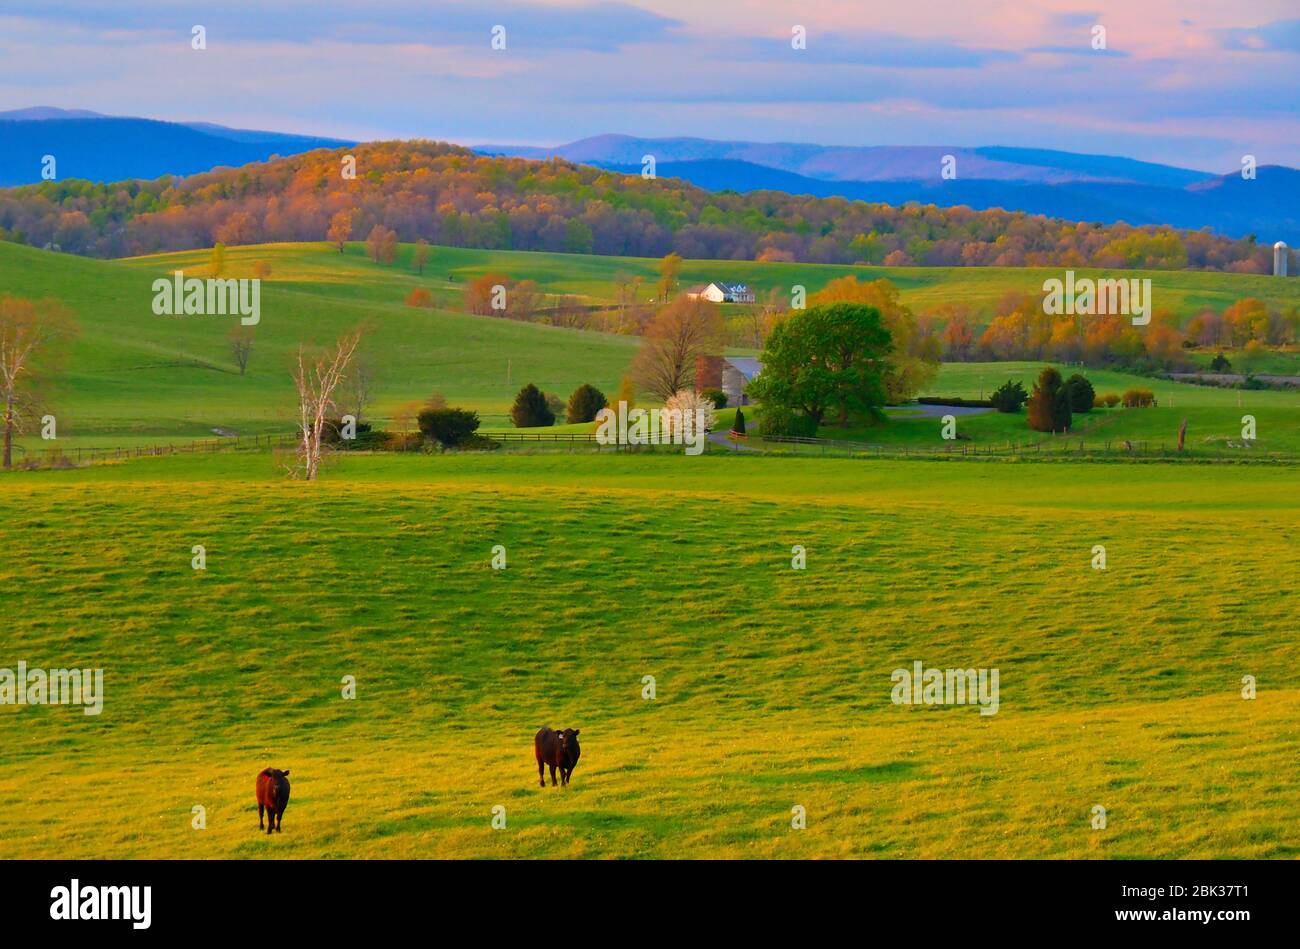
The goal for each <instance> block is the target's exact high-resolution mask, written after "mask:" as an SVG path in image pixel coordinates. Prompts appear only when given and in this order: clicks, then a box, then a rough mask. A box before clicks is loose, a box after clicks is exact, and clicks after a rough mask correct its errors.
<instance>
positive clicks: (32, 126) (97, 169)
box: [0, 106, 355, 186]
mask: <svg viewBox="0 0 1300 949" xmlns="http://www.w3.org/2000/svg"><path fill="white" fill-rule="evenodd" d="M352 144H355V143H353V142H348V141H343V140H341V139H333V138H317V137H313V136H307V135H286V134H283V133H280V132H259V131H252V130H248V129H230V128H226V127H224V126H220V125H211V124H208V123H200V122H195V123H187V124H186V123H179V122H156V121H153V120H152V119H134V118H117V117H111V116H97V115H96V114H95V113H87V112H85V111H80V110H78V111H65V110H62V109H52V108H50V107H46V106H40V107H36V108H34V109H21V110H18V111H16V112H0V186H10V185H21V184H32V183H35V182H39V181H40V180H41V167H42V160H43V158H44V156H45V155H53V156H54V158H55V162H56V171H57V173H58V177H59V179H60V180H63V179H67V178H86V179H89V180H91V181H121V180H123V179H127V178H157V177H159V176H161V175H190V174H195V173H197V172H201V171H209V170H211V169H212V168H215V167H218V166H222V165H227V166H231V167H237V166H239V165H246V164H248V163H249V162H256V161H266V160H267V159H268V158H270V157H271V156H272V155H295V154H298V153H300V152H307V151H312V150H313V149H317V148H339V147H341V146H344V145H352Z"/></svg>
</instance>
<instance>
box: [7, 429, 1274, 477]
mask: <svg viewBox="0 0 1300 949" xmlns="http://www.w3.org/2000/svg"><path fill="white" fill-rule="evenodd" d="M483 437H484V438H487V439H491V440H492V441H495V442H498V443H499V444H500V445H501V446H502V447H503V448H506V449H509V448H511V447H517V448H528V447H533V446H535V447H538V448H544V447H554V448H568V449H569V450H570V451H572V450H574V449H576V448H579V447H583V446H590V447H593V448H595V449H597V450H598V451H615V452H644V451H656V450H661V449H664V448H674V449H680V447H681V445H680V444H679V443H670V442H667V441H664V442H659V443H650V444H645V445H627V444H622V445H606V444H602V443H601V442H599V441H598V439H597V436H596V433H595V432H485V433H483ZM299 441H300V436H299V435H298V434H297V433H281V434H266V435H234V436H229V437H225V438H215V439H205V440H202V441H190V442H168V443H166V444H155V445H134V446H130V447H108V448H66V449H65V448H57V447H55V448H40V449H38V448H24V447H22V446H20V445H14V446H13V448H14V452H15V455H16V458H15V462H16V466H17V467H31V468H35V467H48V468H58V467H74V466H75V467H80V466H82V465H89V464H97V463H105V462H114V461H128V460H130V459H133V458H152V457H158V456H163V455H178V454H217V453H221V452H240V451H246V452H256V451H271V450H284V449H293V448H297V446H298V444H299ZM409 441H410V440H409V439H408V438H406V437H403V438H402V439H401V440H400V445H399V446H398V447H394V446H389V447H385V446H384V445H383V444H381V443H367V444H364V445H358V446H357V449H347V450H363V451H369V452H377V453H382V454H389V453H393V454H400V453H404V452H411V450H412V449H411V446H410V444H409ZM761 442H762V444H764V445H769V446H772V447H773V448H774V449H776V450H777V451H778V452H780V449H781V448H782V447H783V446H789V447H790V448H793V449H798V451H797V453H798V454H819V455H832V454H834V455H842V456H850V457H879V458H963V457H966V458H996V457H1006V458H1042V459H1052V458H1079V459H1083V458H1111V459H1116V460H1120V459H1125V458H1141V459H1152V460H1157V459H1170V460H1174V459H1183V460H1213V461H1225V460H1227V461H1246V460H1249V461H1273V462H1292V463H1294V462H1300V457H1298V456H1295V455H1291V454H1286V453H1279V452H1272V451H1265V450H1263V449H1260V448H1258V447H1254V446H1252V445H1251V443H1250V442H1246V441H1242V442H1237V443H1231V444H1230V445H1228V446H1224V447H1220V446H1212V447H1206V446H1199V447H1198V446H1184V447H1183V448H1182V449H1179V448H1178V446H1177V444H1176V443H1173V442H1167V441H1159V442H1157V441H1145V440H1139V441H1127V440H1119V441H1117V440H1113V439H1088V438H1075V437H1056V438H1052V439H1038V440H1035V441H1027V442H1018V441H1006V442H1001V443H997V442H989V443H975V442H968V441H962V440H957V441H949V442H945V443H944V444H942V445H907V444H880V443H873V442H859V441H849V440H845V439H834V438H809V437H801V436H794V435H769V436H766V437H764V438H763V439H761ZM752 447H754V448H758V451H756V452H746V454H761V453H762V448H761V447H760V446H759V445H755V446H752ZM416 450H424V449H421V448H417V449H416ZM710 450H716V446H710ZM724 451H725V449H724ZM780 453H782V454H786V452H780Z"/></svg>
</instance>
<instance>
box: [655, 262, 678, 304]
mask: <svg viewBox="0 0 1300 949" xmlns="http://www.w3.org/2000/svg"><path fill="white" fill-rule="evenodd" d="M681 270H682V258H681V255H680V254H677V253H671V254H666V255H664V258H663V259H662V260H661V261H659V302H660V303H666V302H667V301H668V299H669V298H670V297H671V296H672V295H673V294H674V293H676V292H677V281H678V275H679V274H680V273H681Z"/></svg>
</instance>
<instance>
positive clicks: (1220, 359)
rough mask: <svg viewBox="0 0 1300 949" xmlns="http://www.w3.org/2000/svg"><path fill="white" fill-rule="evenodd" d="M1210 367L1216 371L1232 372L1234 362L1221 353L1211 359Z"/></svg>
mask: <svg viewBox="0 0 1300 949" xmlns="http://www.w3.org/2000/svg"><path fill="white" fill-rule="evenodd" d="M1210 368H1211V369H1212V370H1213V371H1215V372H1232V363H1230V362H1228V357H1227V356H1225V355H1223V353H1219V355H1217V356H1215V357H1214V358H1213V359H1211V360H1210Z"/></svg>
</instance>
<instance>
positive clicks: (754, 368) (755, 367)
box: [723, 356, 763, 381]
mask: <svg viewBox="0 0 1300 949" xmlns="http://www.w3.org/2000/svg"><path fill="white" fill-rule="evenodd" d="M723 359H724V361H725V362H727V363H728V364H729V365H731V367H732V368H734V369H735V370H736V371H737V372H738V373H740V374H741V375H742V376H744V377H745V380H746V381H748V380H750V379H753V378H754V377H755V376H756V375H758V374H759V372H760V371H761V370H762V368H763V364H762V363H761V362H759V361H758V360H757V359H754V358H753V357H750V356H724V357H723Z"/></svg>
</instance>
